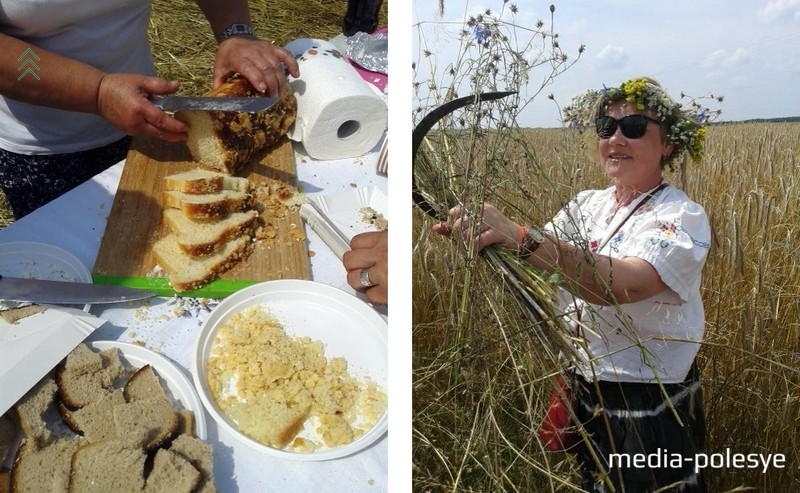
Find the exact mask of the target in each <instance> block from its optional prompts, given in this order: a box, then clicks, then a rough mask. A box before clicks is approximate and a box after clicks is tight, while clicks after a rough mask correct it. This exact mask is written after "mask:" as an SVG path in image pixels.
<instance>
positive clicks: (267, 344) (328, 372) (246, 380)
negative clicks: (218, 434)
mask: <svg viewBox="0 0 800 493" xmlns="http://www.w3.org/2000/svg"><path fill="white" fill-rule="evenodd" d="M206 377H207V379H208V386H209V389H210V391H211V393H212V396H213V398H214V400H215V402H216V404H217V405H218V406H219V407H220V409H221V410H222V412H223V413H225V414H227V415H228V416H229V417H231V419H232V420H233V421H234V422H235V423H236V425H237V427H239V429H240V430H241V431H242V433H244V434H245V435H248V436H250V437H251V438H254V439H255V440H257V441H259V442H260V443H263V444H264V445H269V446H272V447H275V448H281V449H286V450H291V451H293V452H300V453H308V452H313V451H314V450H319V449H321V448H324V447H338V446H341V445H346V444H348V443H351V442H353V441H354V440H356V439H357V438H359V437H360V436H362V435H364V434H365V433H366V432H367V431H368V430H369V429H370V428H372V426H373V425H374V424H375V423H376V422H377V421H378V420H379V419H380V417H381V416H382V415H383V413H384V412H385V410H386V393H385V391H384V390H383V389H381V388H380V387H379V386H378V385H377V384H376V383H375V382H374V381H372V380H371V379H369V378H363V379H357V378H355V377H353V376H351V375H350V374H349V373H348V372H347V361H346V360H345V359H344V358H341V357H335V358H330V359H327V358H326V357H325V348H324V345H323V343H322V342H320V341H316V340H312V339H310V338H308V337H293V336H289V335H287V334H286V332H285V330H284V328H283V327H282V326H281V324H280V322H279V321H278V320H277V319H276V318H275V317H274V316H273V315H272V314H271V313H270V312H269V310H268V309H267V307H266V306H264V305H254V306H251V307H249V308H247V309H245V310H243V311H241V312H238V313H236V314H234V315H233V316H231V318H230V319H228V320H227V321H226V322H225V323H223V324H222V325H221V326H220V328H219V330H218V332H217V336H216V338H215V339H214V341H213V343H212V348H211V353H210V356H209V359H208V362H207V374H206ZM266 408H269V412H266ZM298 420H300V421H299V424H300V426H298ZM302 425H305V426H302ZM303 428H305V431H306V432H308V433H305V432H302V431H301V430H303ZM309 430H310V431H309ZM298 434H299V435H300V436H298Z"/></svg>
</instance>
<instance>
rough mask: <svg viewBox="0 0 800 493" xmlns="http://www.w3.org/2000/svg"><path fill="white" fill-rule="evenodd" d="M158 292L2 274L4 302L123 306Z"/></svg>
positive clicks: (0, 294) (0, 286)
mask: <svg viewBox="0 0 800 493" xmlns="http://www.w3.org/2000/svg"><path fill="white" fill-rule="evenodd" d="M152 296H155V293H153V292H150V291H144V290H141V289H135V288H129V287H125V286H107V285H98V284H91V283H85V282H70V281H46V280H43V279H27V278H20V277H8V276H2V275H0V300H4V301H28V302H31V303H44V304H48V305H84V304H97V303H120V302H123V301H135V300H142V299H145V298H150V297H152Z"/></svg>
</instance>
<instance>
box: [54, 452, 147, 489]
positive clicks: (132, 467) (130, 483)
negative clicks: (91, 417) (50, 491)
mask: <svg viewBox="0 0 800 493" xmlns="http://www.w3.org/2000/svg"><path fill="white" fill-rule="evenodd" d="M146 457H147V456H146V454H145V452H144V450H142V449H138V448H133V447H131V446H130V445H129V444H127V443H125V441H123V440H105V441H102V442H97V443H91V444H88V445H85V446H83V447H80V448H78V450H76V451H75V453H74V454H72V464H71V467H72V469H71V472H70V476H69V489H68V491H69V493H95V492H96V493H111V492H113V493H141V492H142V490H143V489H144V463H145V459H146Z"/></svg>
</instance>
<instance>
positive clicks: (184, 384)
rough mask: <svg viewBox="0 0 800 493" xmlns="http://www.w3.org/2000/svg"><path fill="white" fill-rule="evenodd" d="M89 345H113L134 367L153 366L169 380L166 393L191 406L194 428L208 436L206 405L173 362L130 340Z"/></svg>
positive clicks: (199, 434)
mask: <svg viewBox="0 0 800 493" xmlns="http://www.w3.org/2000/svg"><path fill="white" fill-rule="evenodd" d="M89 346H91V347H92V348H94V349H97V350H100V351H102V350H104V349H108V348H111V347H115V348H118V349H119V351H120V353H122V356H123V357H124V358H125V360H126V361H127V362H128V363H129V364H130V365H131V366H132V367H133V368H137V369H138V368H141V367H143V366H145V365H150V366H151V367H152V368H153V370H155V372H156V375H158V376H159V377H161V379H162V380H163V381H164V383H166V385H167V388H168V389H169V392H167V395H168V396H169V397H171V398H172V400H173V402H172V404H173V406H178V407H181V408H184V409H188V410H190V411H192V412H193V413H194V427H195V434H196V435H197V438H199V439H201V440H205V439H206V437H207V431H206V417H205V413H204V412H203V405H202V403H201V402H200V399H199V398H198V397H197V392H195V390H194V387H193V386H192V382H191V380H189V377H187V376H186V374H185V373H184V372H183V371H181V370H180V369H179V368H178V367H177V366H175V364H174V363H173V362H171V361H170V360H168V359H167V358H166V357H164V356H162V355H160V354H158V353H156V352H155V351H151V350H150V349H147V348H146V347H142V346H138V345H136V344H130V343H127V342H117V341H94V342H90V343H89Z"/></svg>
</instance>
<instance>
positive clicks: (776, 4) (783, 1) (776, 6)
mask: <svg viewBox="0 0 800 493" xmlns="http://www.w3.org/2000/svg"><path fill="white" fill-rule="evenodd" d="M758 15H759V16H760V17H761V18H762V19H764V20H767V21H774V20H776V19H780V18H794V19H795V20H800V0H771V1H769V2H767V5H765V6H764V7H762V8H761V9H760V10H759V11H758Z"/></svg>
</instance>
